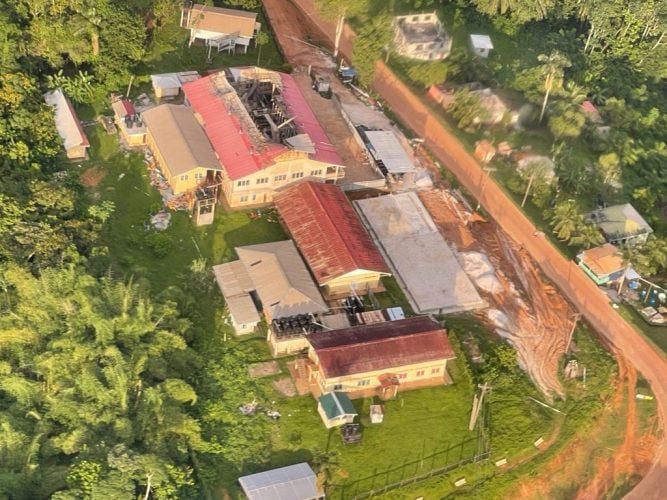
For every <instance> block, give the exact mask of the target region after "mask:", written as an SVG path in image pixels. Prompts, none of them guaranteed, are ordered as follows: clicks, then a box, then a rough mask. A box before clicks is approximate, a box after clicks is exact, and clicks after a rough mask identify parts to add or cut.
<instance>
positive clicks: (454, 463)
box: [327, 434, 490, 500]
mask: <svg viewBox="0 0 667 500" xmlns="http://www.w3.org/2000/svg"><path fill="white" fill-rule="evenodd" d="M489 451H490V450H489V446H488V441H487V440H486V439H485V438H484V437H483V436H482V435H479V434H478V435H477V436H476V437H473V438H470V439H466V440H464V441H462V442H460V443H457V444H454V445H452V446H450V447H448V448H446V449H444V450H440V451H436V452H434V453H431V454H429V455H426V454H425V452H424V448H422V452H421V453H420V454H419V455H418V456H417V458H415V459H412V460H408V459H405V461H404V462H403V463H402V464H400V465H397V466H395V467H390V468H388V469H385V470H382V471H376V472H374V473H373V474H372V475H370V476H367V477H364V478H361V479H358V480H356V481H352V482H349V483H344V484H333V485H331V489H330V492H329V493H328V495H327V496H328V497H329V498H332V499H340V500H343V499H345V500H362V499H365V498H370V497H372V496H373V495H377V494H380V493H384V492H386V491H389V490H392V489H395V488H401V487H403V486H406V485H409V484H414V483H418V482H420V481H424V480H426V479H429V478H431V477H434V476H437V475H440V474H445V473H447V472H450V471H453V470H455V469H457V468H458V467H461V466H463V465H466V464H470V463H476V462H481V461H483V460H486V459H487V458H488V457H489Z"/></svg>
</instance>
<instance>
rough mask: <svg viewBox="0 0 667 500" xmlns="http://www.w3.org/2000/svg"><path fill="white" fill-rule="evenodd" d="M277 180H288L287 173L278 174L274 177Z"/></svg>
mask: <svg viewBox="0 0 667 500" xmlns="http://www.w3.org/2000/svg"><path fill="white" fill-rule="evenodd" d="M273 180H274V181H275V182H280V181H284V180H287V174H282V175H276V177H275V179H273Z"/></svg>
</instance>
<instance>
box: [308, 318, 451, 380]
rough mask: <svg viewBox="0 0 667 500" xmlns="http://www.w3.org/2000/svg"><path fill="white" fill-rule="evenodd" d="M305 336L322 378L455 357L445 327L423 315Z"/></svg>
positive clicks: (397, 367)
mask: <svg viewBox="0 0 667 500" xmlns="http://www.w3.org/2000/svg"><path fill="white" fill-rule="evenodd" d="M306 339H307V340H308V342H309V343H310V345H311V346H312V347H313V349H315V352H316V354H317V357H318V359H319V362H320V367H321V369H322V372H323V374H324V376H325V377H326V378H332V377H342V376H345V375H354V374H360V373H367V372H373V371H382V370H394V371H399V370H400V369H401V368H402V367H405V366H409V365H413V364H416V363H424V362H428V361H437V360H443V361H444V360H447V359H453V358H455V357H456V356H455V355H454V350H453V349H452V346H451V344H450V343H449V338H447V334H446V333H445V330H443V329H442V328H441V327H440V325H439V324H438V323H436V322H435V321H433V320H431V319H430V318H428V317H426V316H416V317H413V318H408V319H402V320H398V321H387V322H385V323H373V324H370V325H361V326H355V327H351V328H346V329H344V330H334V331H322V332H317V333H311V334H310V335H308V336H307V337H306Z"/></svg>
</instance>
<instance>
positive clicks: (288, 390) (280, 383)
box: [272, 377, 298, 398]
mask: <svg viewBox="0 0 667 500" xmlns="http://www.w3.org/2000/svg"><path fill="white" fill-rule="evenodd" d="M272 385H273V387H274V388H275V389H276V390H277V391H278V392H280V394H282V395H283V396H287V397H288V398H292V397H294V396H296V395H297V394H298V393H297V390H296V386H295V385H294V382H292V379H291V378H289V377H285V378H281V379H278V380H274V381H273V382H272Z"/></svg>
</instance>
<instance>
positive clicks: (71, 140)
mask: <svg viewBox="0 0 667 500" xmlns="http://www.w3.org/2000/svg"><path fill="white" fill-rule="evenodd" d="M44 100H45V101H46V103H47V104H48V105H49V106H53V107H54V108H55V110H56V112H55V119H56V129H57V130H58V134H59V135H60V137H62V139H63V141H64V143H65V149H70V148H72V147H76V146H89V145H90V143H89V142H88V137H86V134H85V132H84V131H83V127H82V126H81V122H80V121H79V117H78V116H76V111H74V106H72V103H71V102H70V100H69V99H68V98H67V97H66V96H65V94H64V93H63V91H62V90H61V89H55V90H52V91H50V92H47V93H46V94H44Z"/></svg>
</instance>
